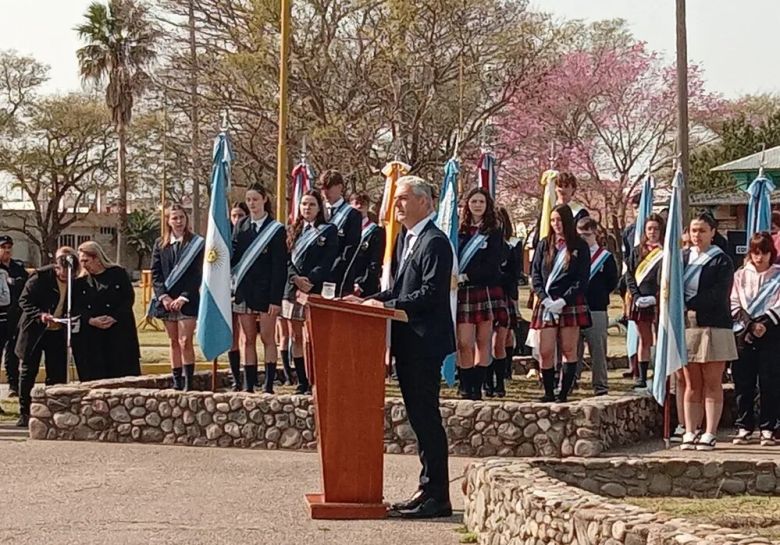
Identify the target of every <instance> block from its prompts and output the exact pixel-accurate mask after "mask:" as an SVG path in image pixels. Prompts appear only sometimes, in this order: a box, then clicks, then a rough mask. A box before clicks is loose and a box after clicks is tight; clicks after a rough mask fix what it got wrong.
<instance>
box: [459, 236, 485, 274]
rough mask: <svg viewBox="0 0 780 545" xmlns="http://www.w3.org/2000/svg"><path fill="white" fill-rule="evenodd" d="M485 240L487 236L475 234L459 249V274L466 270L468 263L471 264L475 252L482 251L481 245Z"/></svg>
mask: <svg viewBox="0 0 780 545" xmlns="http://www.w3.org/2000/svg"><path fill="white" fill-rule="evenodd" d="M487 239H488V237H487V235H483V234H482V233H477V234H476V235H474V236H473V237H471V239H469V241H468V242H467V243H466V245H465V246H463V248H461V250H460V255H459V256H458V263H459V264H460V272H461V273H463V271H465V270H466V267H468V266H469V263H471V260H472V259H474V256H475V255H477V252H478V251H480V250H481V249H482V245H483V244H485V243H486V242H487Z"/></svg>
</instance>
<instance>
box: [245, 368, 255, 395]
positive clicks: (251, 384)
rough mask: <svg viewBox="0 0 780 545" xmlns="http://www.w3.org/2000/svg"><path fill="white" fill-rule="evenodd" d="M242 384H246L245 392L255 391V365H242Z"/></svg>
mask: <svg viewBox="0 0 780 545" xmlns="http://www.w3.org/2000/svg"><path fill="white" fill-rule="evenodd" d="M244 384H246V390H245V391H246V392H249V393H250V394H253V393H255V386H257V365H244Z"/></svg>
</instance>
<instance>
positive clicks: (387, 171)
mask: <svg viewBox="0 0 780 545" xmlns="http://www.w3.org/2000/svg"><path fill="white" fill-rule="evenodd" d="M410 170H412V167H410V166H409V165H407V164H406V163H402V162H401V161H390V162H389V163H387V164H386V165H385V167H384V168H383V169H382V174H384V176H385V191H384V193H383V195H382V206H381V207H380V209H379V221H380V222H382V223H384V226H385V233H386V237H387V244H386V245H385V255H384V259H383V260H382V280H381V285H382V289H383V290H387V289H390V279H391V272H390V264H391V263H392V261H393V252H394V251H395V237H396V236H397V235H398V232H399V229H398V221H397V220H396V219H395V210H393V201H394V199H395V187H396V182H398V178H400V177H402V176H406V175H407V174H409V171H410Z"/></svg>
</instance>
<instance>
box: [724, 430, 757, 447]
mask: <svg viewBox="0 0 780 545" xmlns="http://www.w3.org/2000/svg"><path fill="white" fill-rule="evenodd" d="M762 434H763V432H762ZM751 435H753V432H752V431H750V430H746V429H744V428H740V429H738V430H737V436H736V437H734V439H732V441H731V442H732V443H734V444H735V445H749V444H750V436H751Z"/></svg>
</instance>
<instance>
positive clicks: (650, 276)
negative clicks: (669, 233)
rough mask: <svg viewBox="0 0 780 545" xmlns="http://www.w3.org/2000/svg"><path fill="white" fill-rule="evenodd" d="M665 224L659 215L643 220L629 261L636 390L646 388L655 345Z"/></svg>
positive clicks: (629, 293) (629, 295) (630, 310)
mask: <svg viewBox="0 0 780 545" xmlns="http://www.w3.org/2000/svg"><path fill="white" fill-rule="evenodd" d="M665 232H666V223H665V222H664V219H663V217H661V215H660V214H650V215H649V216H648V217H647V219H646V220H645V230H644V232H643V233H642V238H641V239H640V242H639V246H637V247H635V248H634V249H633V251H632V252H631V256H630V257H629V259H628V264H627V270H626V275H625V279H626V287H627V288H628V292H627V294H626V297H627V303H626V306H627V308H628V309H629V319H630V320H631V321H633V322H636V327H637V331H638V332H639V377H638V378H637V381H636V383H635V384H634V387H635V388H646V387H647V371H648V369H649V368H650V350H651V348H652V347H653V345H654V344H655V325H656V322H657V320H658V313H657V310H656V309H657V308H658V296H659V290H660V281H661V261H662V258H663V254H664V249H663V242H664V233H665Z"/></svg>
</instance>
